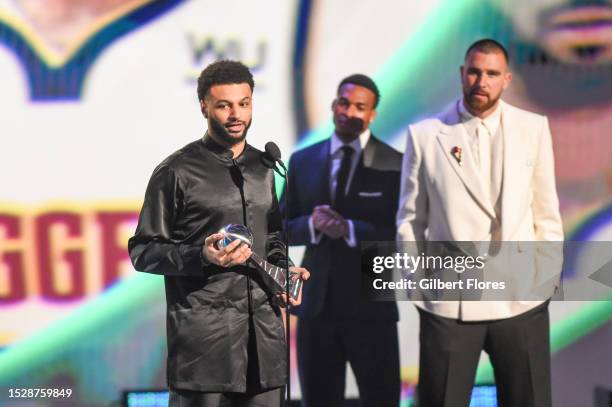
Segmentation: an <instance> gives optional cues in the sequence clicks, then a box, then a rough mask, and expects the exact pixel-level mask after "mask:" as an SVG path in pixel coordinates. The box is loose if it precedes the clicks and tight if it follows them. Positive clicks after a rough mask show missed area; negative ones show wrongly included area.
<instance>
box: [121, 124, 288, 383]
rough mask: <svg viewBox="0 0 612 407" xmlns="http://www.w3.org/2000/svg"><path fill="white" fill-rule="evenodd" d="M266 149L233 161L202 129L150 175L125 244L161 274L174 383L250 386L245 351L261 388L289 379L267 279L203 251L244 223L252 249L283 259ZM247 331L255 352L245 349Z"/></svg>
mask: <svg viewBox="0 0 612 407" xmlns="http://www.w3.org/2000/svg"><path fill="white" fill-rule="evenodd" d="M261 155H262V153H261V151H259V150H257V149H255V148H253V147H252V146H250V145H248V144H247V145H246V147H245V149H244V151H243V153H242V154H241V155H240V156H239V157H237V158H236V159H232V153H231V151H230V150H226V149H224V148H223V147H221V146H220V145H219V144H217V143H216V142H215V141H213V140H212V139H211V138H210V137H208V136H204V138H203V139H200V140H197V141H194V142H192V143H190V144H188V145H187V146H185V147H184V148H182V149H181V150H179V151H177V152H176V153H174V154H172V155H171V156H170V157H168V158H167V159H165V160H164V161H163V162H162V163H161V164H160V165H159V166H158V167H157V168H156V169H155V171H154V172H153V175H152V176H151V180H150V181H149V185H148V187H147V191H146V194H145V200H144V204H143V207H142V210H141V212H140V218H139V220H138V227H137V229H136V234H135V235H134V236H133V237H132V238H131V239H130V240H129V243H128V249H129V252H130V258H131V260H132V263H133V265H134V268H135V269H136V270H138V271H143V272H147V273H154V274H162V275H164V279H165V286H166V302H167V325H166V329H167V339H168V385H169V386H170V387H171V388H175V389H188V390H196V391H212V392H244V391H245V390H246V387H247V364H248V360H249V357H251V358H255V357H256V358H257V359H258V366H259V369H258V373H259V374H258V376H259V382H260V385H261V387H262V388H273V387H278V386H282V385H284V384H285V382H286V350H285V335H284V328H283V323H282V319H281V314H280V309H279V308H278V306H277V305H276V304H275V303H274V301H273V298H274V297H273V295H272V293H271V292H270V290H269V289H268V288H267V287H268V283H267V281H265V280H263V279H262V278H261V276H260V274H259V272H258V271H256V270H255V269H253V268H250V267H246V266H236V267H231V268H223V267H219V266H216V265H213V264H208V263H207V262H205V261H204V259H203V258H202V254H201V253H202V245H203V244H204V239H205V238H206V237H207V236H209V235H211V234H213V233H216V232H217V231H219V229H220V228H221V227H223V226H225V225H227V224H229V223H241V224H246V225H247V226H249V227H250V228H251V231H252V232H253V237H254V244H253V247H252V249H253V251H254V252H255V253H258V254H259V255H261V256H262V257H264V258H266V257H267V259H268V261H270V262H271V263H273V264H277V265H281V266H285V265H286V262H285V261H284V259H285V255H284V254H285V253H284V250H285V246H284V244H283V243H282V241H281V236H280V235H281V221H280V220H281V218H280V212H279V207H278V201H277V198H276V193H275V187H274V175H273V173H272V170H270V169H268V168H266V167H265V166H264V165H263V164H262V162H261ZM249 325H251V329H250V330H249ZM249 331H251V335H254V337H255V346H256V350H257V352H256V355H253V354H252V352H250V353H249V352H247V344H248V337H249ZM256 376H257V375H255V377H256ZM250 380H252V377H251V378H250Z"/></svg>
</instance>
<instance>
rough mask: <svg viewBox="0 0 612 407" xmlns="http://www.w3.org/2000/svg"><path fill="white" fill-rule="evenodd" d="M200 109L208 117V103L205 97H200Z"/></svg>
mask: <svg viewBox="0 0 612 407" xmlns="http://www.w3.org/2000/svg"><path fill="white" fill-rule="evenodd" d="M200 111H201V112H202V114H203V115H204V117H205V118H207V119H208V106H207V105H206V102H205V101H204V99H200Z"/></svg>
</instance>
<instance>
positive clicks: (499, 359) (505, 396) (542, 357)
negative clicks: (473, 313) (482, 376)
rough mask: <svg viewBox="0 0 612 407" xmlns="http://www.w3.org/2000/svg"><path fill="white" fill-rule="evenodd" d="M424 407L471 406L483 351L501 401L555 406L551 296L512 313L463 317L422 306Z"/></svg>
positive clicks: (507, 405) (516, 406)
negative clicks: (468, 319)
mask: <svg viewBox="0 0 612 407" xmlns="http://www.w3.org/2000/svg"><path fill="white" fill-rule="evenodd" d="M419 314H420V361H419V384H418V401H419V403H418V406H419V407H468V406H469V404H470V397H471V393H472V387H473V385H474V377H475V375H476V368H477V364H478V359H479V357H480V353H481V351H482V350H483V349H484V350H485V351H486V352H487V353H488V354H489V357H490V359H491V364H492V365H493V370H494V375H495V383H496V386H497V401H498V405H499V406H500V407H550V406H551V405H552V401H551V386H550V339H549V325H550V323H549V317H548V302H546V303H544V304H542V305H539V306H537V307H536V308H534V309H532V310H530V311H528V312H525V313H523V314H521V315H517V316H515V317H512V318H507V319H500V320H494V321H479V322H462V321H459V320H456V319H449V318H443V317H440V316H437V315H434V314H432V313H430V312H427V311H423V310H421V309H419Z"/></svg>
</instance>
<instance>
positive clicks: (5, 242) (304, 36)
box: [0, 0, 612, 406]
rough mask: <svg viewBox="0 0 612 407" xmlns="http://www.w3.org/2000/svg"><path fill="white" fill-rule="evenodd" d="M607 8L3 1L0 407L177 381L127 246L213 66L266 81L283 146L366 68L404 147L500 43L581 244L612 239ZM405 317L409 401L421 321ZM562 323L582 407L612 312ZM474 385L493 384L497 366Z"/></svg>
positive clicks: (259, 112) (563, 387)
mask: <svg viewBox="0 0 612 407" xmlns="http://www.w3.org/2000/svg"><path fill="white" fill-rule="evenodd" d="M600 3H601V4H600V5H599V6H598V8H593V7H594V6H592V7H583V6H581V4H580V2H570V1H569V0H536V1H533V0H531V1H529V0H519V1H516V0H508V1H502V0H496V1H490V2H482V1H477V0H445V1H444V0H429V1H402V2H398V1H396V0H380V1H376V2H355V1H350V0H318V1H315V0H312V1H307V0H301V1H298V0H258V1H256V2H255V1H251V2H245V1H237V0H236V1H224V2H213V1H209V0H192V1H181V0H163V1H150V0H149V1H147V0H128V1H125V0H89V1H86V0H82V1H72V0H54V1H48V2H40V1H36V0H0V78H1V79H0V112H1V119H0V185H1V187H2V188H1V190H0V347H2V350H1V351H0V392H1V394H0V404H2V405H9V406H10V405H12V403H15V402H14V400H11V399H9V398H8V395H9V393H8V389H9V388H17V387H22V388H23V387H25V388H49V387H53V388H70V389H72V391H73V394H72V395H71V397H70V398H69V399H66V400H65V401H66V403H68V404H65V405H70V403H72V405H75V406H77V405H78V406H106V405H109V403H110V402H112V401H114V400H118V399H119V397H120V392H121V390H122V389H125V388H151V387H153V388H159V387H164V384H165V371H164V369H165V321H164V319H165V299H164V293H163V281H162V278H161V277H159V276H149V275H144V274H137V273H135V272H134V270H133V269H132V267H131V265H130V263H129V259H128V257H127V252H126V245H127V239H128V238H129V237H130V236H131V234H132V233H133V231H134V228H135V222H136V220H137V215H138V210H139V209H140V205H141V204H142V198H143V195H144V190H145V187H146V184H147V181H148V179H149V176H150V175H151V172H152V171H153V169H154V168H155V166H156V165H157V164H158V163H159V162H160V161H161V160H163V159H164V158H165V157H166V156H167V155H169V154H170V153H172V152H173V151H175V150H177V149H179V148H180V147H182V146H183V145H185V144H187V143H189V142H191V141H193V140H195V139H197V138H199V137H201V136H202V135H203V134H204V131H205V121H204V118H203V117H202V116H201V113H200V111H199V106H198V101H197V96H196V82H195V81H196V78H197V75H198V74H199V72H200V71H201V69H203V68H204V67H205V66H206V65H207V64H208V63H210V62H212V61H214V60H217V59H222V58H231V59H240V60H242V61H243V62H245V63H246V64H247V65H248V66H249V67H250V68H251V69H252V71H253V72H254V74H255V81H256V87H255V94H254V120H253V125H252V127H251V129H250V131H249V137H248V140H249V142H250V143H251V144H253V145H254V146H256V147H258V148H262V147H263V145H264V144H265V143H266V142H267V141H274V142H276V143H277V144H278V145H279V146H280V148H281V150H282V153H283V156H284V157H288V156H289V155H290V154H291V152H292V151H294V150H295V149H297V148H300V147H302V146H305V145H307V144H310V143H312V142H315V141H317V140H320V139H322V138H325V137H328V136H329V134H330V131H331V129H332V128H331V121H330V115H331V110H330V105H331V102H332V100H333V98H334V95H335V90H336V86H337V83H338V82H339V81H340V80H341V79H342V78H343V77H345V76H347V75H349V74H352V73H355V72H363V73H366V74H369V75H371V76H373V77H374V78H375V79H376V81H377V82H378V84H379V86H380V89H381V93H382V100H381V104H380V106H379V109H378V117H377V120H376V122H375V125H374V132H375V133H376V134H378V135H379V136H381V137H382V138H384V139H386V140H388V141H389V142H390V143H392V144H393V145H394V146H395V147H396V148H398V149H399V150H403V149H404V144H405V133H406V127H407V125H408V124H409V123H411V122H414V121H415V120H418V119H419V118H422V117H424V116H426V115H428V114H431V113H434V112H436V111H438V110H440V109H441V108H443V107H444V106H445V105H446V104H447V103H448V102H449V101H451V100H453V99H455V98H457V97H459V96H460V83H459V66H460V64H461V62H462V59H463V52H464V50H465V48H466V47H467V45H469V44H470V43H471V42H472V41H474V40H475V39H478V38H481V37H483V36H487V37H494V38H497V39H498V40H500V41H502V42H504V43H505V44H506V45H507V46H508V48H509V50H510V54H511V59H512V64H511V69H512V70H513V71H514V73H515V76H514V83H513V85H512V88H511V89H510V90H509V91H508V92H507V100H508V101H509V102H511V103H514V104H516V105H518V106H521V107H524V108H526V109H529V110H532V111H536V112H539V113H542V114H546V115H548V117H549V119H550V124H551V128H552V131H553V138H554V146H555V147H554V148H555V156H556V172H557V179H558V189H559V193H560V198H561V204H562V213H563V218H564V223H565V231H566V234H567V237H568V238H569V239H573V240H583V241H588V240H611V238H612V207H611V201H610V191H611V189H612V165H611V164H610V162H611V161H610V159H609V156H610V152H611V151H612V136H611V134H610V128H612V53H611V52H610V49H612V48H611V47H612V41H611V40H610V38H612V35H610V32H611V30H612V29H610V28H609V27H610V25H605V24H596V22H597V21H598V20H597V18H596V17H597V15H601V14H602V13H603V14H604V15H605V13H606V12H607V13H610V10H612V3H610V2H600ZM560 13H565V14H564V15H563V18H565V20H564V21H565V25H563V24H561V23H559V22H558V21H557V20H554V16H557V18H561V17H558V16H559V15H560ZM572 13H573V14H572ZM551 16H553V17H551ZM547 18H548V19H552V20H551V21H548V20H546V19H547ZM572 18H574V20H576V21H574V20H572ZM559 21H560V20H559ZM572 21H573V22H574V23H575V24H573V25H572V24H571V22H572ZM590 22H592V26H591V25H589V24H590ZM555 24H557V25H555ZM540 26H542V27H545V28H542V29H538V27H540ZM279 186H280V183H279ZM300 253H301V251H300V249H299V248H297V249H293V254H294V257H295V258H296V259H299V257H300ZM575 277H576V276H571V275H570V276H568V277H567V281H566V283H567V284H572V279H573V278H575ZM400 311H401V322H400V325H399V326H400V334H401V357H402V379H403V392H404V403H408V400H409V399H410V397H411V395H412V392H413V389H414V384H415V381H416V374H417V360H418V357H417V355H418V339H417V338H418V337H417V332H418V324H417V316H416V313H415V312H414V310H413V307H412V306H411V305H410V304H409V303H400ZM551 315H552V321H553V337H552V340H553V349H554V351H555V356H554V359H553V366H554V372H553V378H554V380H555V383H554V386H555V387H554V393H555V406H557V405H558V406H565V405H567V406H575V405H586V404H585V403H587V401H588V402H590V401H589V400H591V394H592V387H593V386H594V385H595V384H596V383H599V384H606V383H605V382H606V381H605V380H603V378H605V377H608V379H609V377H610V372H609V370H610V366H612V363H609V362H610V359H609V355H608V356H606V357H607V358H608V359H605V358H603V359H602V358H593V360H594V361H593V362H590V363H595V364H597V363H600V364H601V366H608V370H607V371H606V370H600V371H599V372H601V373H593V374H590V375H583V377H579V378H576V377H571V376H572V375H568V374H567V371H568V369H570V368H572V369H578V368H579V367H577V366H576V363H577V362H576V361H575V360H573V361H572V362H571V363H572V364H570V362H566V360H570V359H571V358H569V357H568V356H566V355H568V354H569V353H571V352H574V353H575V352H579V353H581V354H583V355H584V354H585V353H584V352H586V354H596V353H598V352H601V351H602V350H603V349H600V348H598V347H597V346H594V345H593V344H594V343H599V342H597V340H599V341H600V342H601V340H600V339H594V338H601V337H602V336H601V335H602V332H604V336H605V335H607V337H609V335H610V331H611V330H610V322H609V321H610V317H611V315H612V307H610V303H609V302H599V301H596V302H563V303H561V302H556V303H553V304H552V305H551ZM603 343H605V341H604V342H603ZM589 352H590V353H589ZM555 358H556V359H555ZM583 360H584V361H586V360H589V359H588V358H584V359H583ZM606 362H607V363H606ZM584 363H586V362H584ZM294 367H295V363H294ZM602 369H603V368H602ZM605 372H608V376H606V375H605V374H606V373H605ZM601 375H603V376H601ZM598 378H599V379H598ZM293 379H294V382H293V383H294V385H293V390H294V396H295V397H299V393H300V391H299V385H298V382H297V375H296V374H294V378H293ZM600 379H601V380H600ZM348 380H349V386H348V388H347V394H348V395H349V396H355V395H356V394H357V390H356V387H355V384H354V380H353V379H352V376H351V375H350V373H349V377H348ZM478 380H479V381H480V382H489V381H492V375H491V369H490V366H489V365H488V363H487V361H486V358H483V363H482V365H481V368H480V369H479V374H478ZM570 380H573V382H572V383H569V381H570ZM607 382H608V384H609V380H607ZM585 400H586V401H585ZM583 402H584V403H583ZM15 405H20V404H19V403H15ZM34 405H41V406H45V405H49V406H50V405H54V404H53V402H52V401H45V400H38V401H36V402H35V404H34ZM61 405H64V404H61Z"/></svg>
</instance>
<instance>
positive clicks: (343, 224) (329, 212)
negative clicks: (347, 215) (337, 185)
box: [312, 205, 349, 239]
mask: <svg viewBox="0 0 612 407" xmlns="http://www.w3.org/2000/svg"><path fill="white" fill-rule="evenodd" d="M312 223H313V225H314V228H315V229H316V230H318V231H320V232H321V233H323V234H324V235H327V236H329V237H331V238H332V239H339V238H341V237H346V236H348V233H349V226H348V222H347V221H346V219H344V217H343V216H342V215H340V214H339V213H338V212H336V211H335V210H333V209H332V208H331V207H330V206H329V205H319V206H315V207H314V209H313V211H312Z"/></svg>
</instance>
